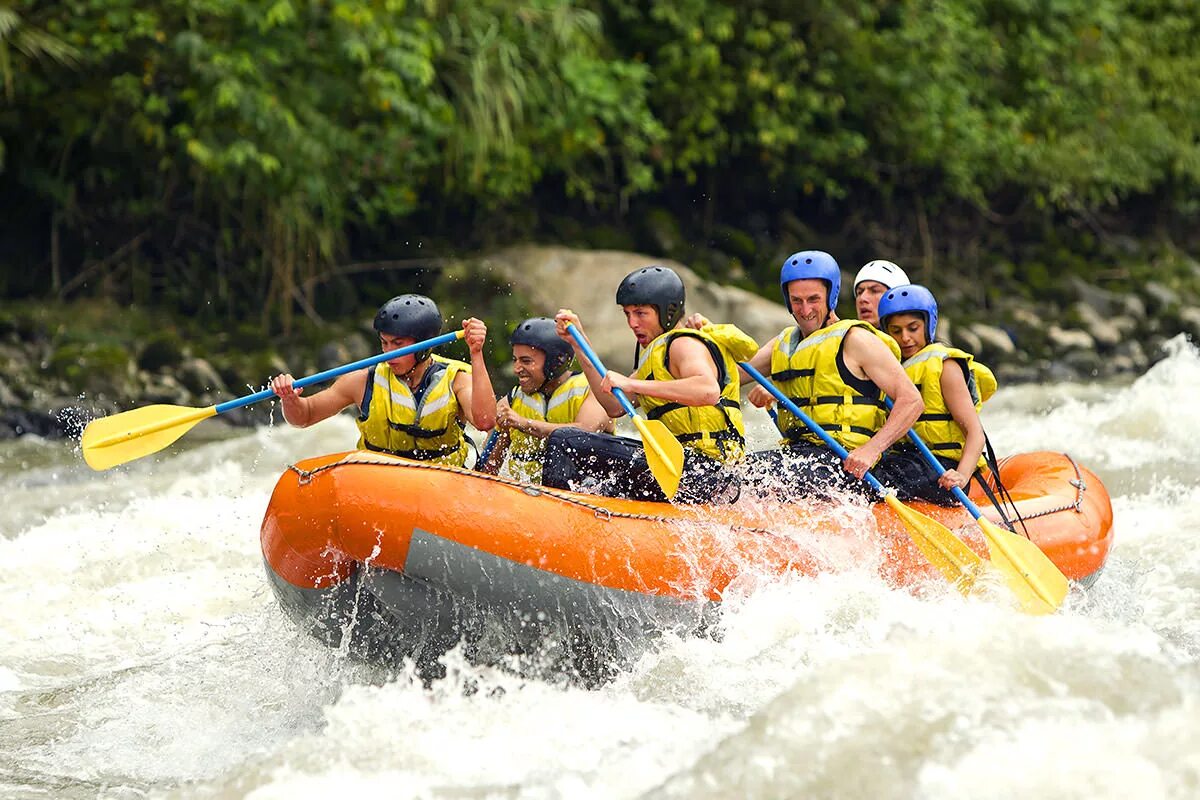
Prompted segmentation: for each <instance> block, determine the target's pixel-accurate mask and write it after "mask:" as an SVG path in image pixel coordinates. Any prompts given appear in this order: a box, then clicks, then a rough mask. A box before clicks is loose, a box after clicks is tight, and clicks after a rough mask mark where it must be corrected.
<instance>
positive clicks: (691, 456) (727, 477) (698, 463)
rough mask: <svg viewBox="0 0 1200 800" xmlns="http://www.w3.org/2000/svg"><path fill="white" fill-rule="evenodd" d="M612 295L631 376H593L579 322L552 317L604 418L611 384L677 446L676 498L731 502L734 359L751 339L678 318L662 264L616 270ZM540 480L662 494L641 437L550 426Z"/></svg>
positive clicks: (737, 452) (737, 451)
mask: <svg viewBox="0 0 1200 800" xmlns="http://www.w3.org/2000/svg"><path fill="white" fill-rule="evenodd" d="M616 300H617V304H618V305H620V306H621V307H622V309H623V310H624V312H625V320H626V323H627V324H628V325H629V329H630V331H632V332H633V335H634V337H635V338H636V339H637V344H638V353H639V354H640V356H635V360H636V361H637V364H636V365H635V371H634V373H633V374H632V375H629V376H627V375H622V374H620V373H617V372H613V371H611V370H610V371H609V372H608V373H607V374H605V375H601V374H600V373H598V372H597V371H596V369H595V368H594V367H593V366H592V364H591V363H590V362H589V361H588V360H587V359H586V358H584V357H582V353H580V352H579V347H578V345H577V344H576V343H575V341H574V339H572V338H571V337H570V335H569V334H568V333H567V325H568V324H573V325H574V326H575V327H576V328H577V329H578V331H579V332H580V333H583V327H582V325H581V324H580V322H579V318H578V317H577V316H575V314H573V313H572V312H570V311H566V310H563V311H560V312H559V313H558V316H557V317H556V322H557V323H558V332H559V336H561V337H563V339H564V341H570V342H571V345H572V347H574V348H575V350H576V354H577V355H580V359H579V360H580V363H581V364H582V365H583V370H584V375H586V376H587V379H588V383H589V384H590V385H591V387H592V391H593V393H594V394H595V396H596V399H597V400H598V401H599V402H600V404H601V405H602V406H604V409H605V411H606V412H607V413H608V415H609V416H610V417H613V418H616V417H621V416H624V413H625V412H624V410H623V409H622V408H621V405H620V404H619V403H618V401H617V400H616V398H615V397H614V396H613V394H612V388H613V387H616V388H618V389H621V390H622V391H623V392H625V393H626V394H627V395H628V396H629V399H630V401H631V402H633V403H634V404H635V405H639V406H641V407H642V409H643V410H644V411H645V412H646V416H647V417H648V418H650V419H657V420H660V421H661V422H662V423H663V425H664V426H666V428H667V430H669V431H670V432H671V434H672V435H673V436H675V438H676V439H678V441H679V443H680V444H681V445H683V453H684V460H683V474H682V477H681V479H680V483H679V491H678V493H677V494H676V495H675V498H674V499H675V500H676V501H677V502H684V503H698V502H704V503H719V502H732V501H733V500H735V499H736V498H737V495H738V491H739V485H738V475H737V472H736V471H735V470H733V469H730V466H731V465H732V464H733V463H734V462H736V461H739V460H740V459H741V458H742V456H743V455H744V453H745V429H744V427H743V423H742V410H741V402H740V398H739V392H740V382H739V379H738V367H737V362H738V361H740V360H744V359H745V358H747V357H749V356H750V355H752V354H753V353H754V351H755V350H756V349H757V347H758V345H757V343H755V341H754V340H753V339H751V338H750V337H749V336H747V335H746V334H744V333H742V332H741V331H740V330H738V329H737V328H736V327H735V326H733V325H713V324H711V323H708V324H705V323H707V320H704V319H703V318H701V317H699V316H697V315H694V316H693V318H692V319H690V320H688V321H686V322H685V320H684V286H683V281H682V280H681V279H680V277H679V275H678V274H677V273H676V272H675V271H674V270H672V269H669V268H667V267H663V266H656V265H655V266H649V267H644V268H642V269H638V270H634V271H633V272H631V273H630V274H629V275H626V276H625V278H624V280H622V281H621V285H620V286H619V287H618V288H617V296H616ZM542 482H543V483H544V484H545V485H546V486H555V487H559V488H572V489H584V490H587V491H593V492H595V493H597V494H604V495H609V496H614V497H630V498H633V499H637V500H654V501H663V500H666V497H665V496H664V495H663V493H662V489H661V488H660V486H659V485H658V482H657V481H656V480H655V478H654V476H653V474H652V473H651V472H650V469H649V467H648V465H647V463H646V456H645V452H644V450H643V449H642V444H641V442H639V441H637V440H636V439H628V438H624V437H619V436H610V435H607V434H602V433H587V432H584V431H579V430H566V429H564V430H558V431H555V432H554V433H552V434H551V435H550V438H549V439H547V440H546V457H545V462H544V466H543V471H542Z"/></svg>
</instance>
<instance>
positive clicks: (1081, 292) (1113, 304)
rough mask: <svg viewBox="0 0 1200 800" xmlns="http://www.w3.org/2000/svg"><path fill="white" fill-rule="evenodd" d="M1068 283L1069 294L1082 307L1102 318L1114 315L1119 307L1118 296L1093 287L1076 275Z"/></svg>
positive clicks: (1119, 299)
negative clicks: (1087, 307) (1081, 304)
mask: <svg viewBox="0 0 1200 800" xmlns="http://www.w3.org/2000/svg"><path fill="white" fill-rule="evenodd" d="M1068 283H1069V286H1070V289H1071V293H1072V294H1073V295H1074V297H1075V299H1076V300H1078V301H1079V302H1080V303H1083V304H1084V305H1087V306H1091V307H1092V308H1093V309H1094V310H1095V311H1096V312H1098V313H1099V314H1101V315H1103V316H1109V315H1110V314H1115V313H1116V312H1117V309H1118V308H1119V307H1120V306H1121V296H1120V295H1118V294H1116V293H1114V292H1110V291H1108V290H1107V289H1101V288H1100V287H1099V286H1093V285H1092V284H1090V283H1088V282H1087V281H1085V280H1083V279H1082V278H1080V277H1078V276H1076V275H1072V276H1071V277H1070V279H1069V280H1068Z"/></svg>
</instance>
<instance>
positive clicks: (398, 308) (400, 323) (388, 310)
mask: <svg viewBox="0 0 1200 800" xmlns="http://www.w3.org/2000/svg"><path fill="white" fill-rule="evenodd" d="M375 330H377V331H379V332H380V333H383V334H387V335H388V336H403V337H407V338H410V339H413V340H415V341H418V342H421V341H424V340H426V339H432V338H433V337H435V336H437V335H438V334H439V333H441V332H442V312H440V311H438V307H437V304H436V303H434V302H433V301H432V300H430V299H429V298H428V297H425V296H424V295H420V294H402V295H400V296H399V297H393V298H392V299H391V300H388V301H387V302H386V303H384V304H383V305H382V306H380V308H379V313H378V314H376V315H375ZM429 353H430V351H429V350H422V351H421V352H419V353H417V354H416V356H417V361H424V360H425V359H426V358H428V357H429Z"/></svg>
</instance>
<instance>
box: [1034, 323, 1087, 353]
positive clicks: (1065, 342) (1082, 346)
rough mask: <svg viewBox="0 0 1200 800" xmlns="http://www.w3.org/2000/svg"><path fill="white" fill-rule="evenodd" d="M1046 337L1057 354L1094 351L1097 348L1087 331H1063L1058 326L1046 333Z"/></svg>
mask: <svg viewBox="0 0 1200 800" xmlns="http://www.w3.org/2000/svg"><path fill="white" fill-rule="evenodd" d="M1046 336H1047V338H1048V339H1049V340H1050V346H1051V347H1053V348H1054V350H1055V351H1056V352H1063V351H1069V350H1092V349H1093V348H1095V346H1096V343H1095V342H1094V341H1093V340H1092V337H1091V335H1090V334H1088V332H1087V331H1081V330H1077V329H1074V328H1072V329H1063V328H1060V327H1058V325H1051V326H1050V327H1049V328H1048V329H1047V331H1046Z"/></svg>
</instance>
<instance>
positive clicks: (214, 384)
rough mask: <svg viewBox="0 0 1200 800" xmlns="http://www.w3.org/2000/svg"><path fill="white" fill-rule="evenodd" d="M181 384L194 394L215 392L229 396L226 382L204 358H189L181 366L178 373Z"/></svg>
mask: <svg viewBox="0 0 1200 800" xmlns="http://www.w3.org/2000/svg"><path fill="white" fill-rule="evenodd" d="M177 377H178V379H179V383H180V384H182V385H183V386H184V388H186V389H187V390H188V391H190V392H192V393H194V394H204V393H205V392H213V393H215V394H218V395H223V394H228V392H229V390H228V389H226V388H225V383H224V381H222V380H221V376H220V375H218V374H217V371H216V370H215V369H213V366H212V364H209V363H208V362H207V361H205V360H204V359H203V358H189V359H186V360H185V361H184V362H183V363H182V364H180V365H179V370H178V372H177Z"/></svg>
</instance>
